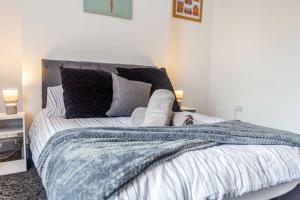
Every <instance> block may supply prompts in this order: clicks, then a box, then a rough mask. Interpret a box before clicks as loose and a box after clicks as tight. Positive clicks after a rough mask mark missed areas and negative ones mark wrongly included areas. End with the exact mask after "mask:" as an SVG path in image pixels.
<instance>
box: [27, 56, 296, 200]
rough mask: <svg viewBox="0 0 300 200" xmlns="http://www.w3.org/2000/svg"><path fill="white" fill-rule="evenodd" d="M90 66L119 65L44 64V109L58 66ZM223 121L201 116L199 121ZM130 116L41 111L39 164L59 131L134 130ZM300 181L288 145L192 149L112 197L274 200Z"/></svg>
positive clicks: (34, 146)
mask: <svg viewBox="0 0 300 200" xmlns="http://www.w3.org/2000/svg"><path fill="white" fill-rule="evenodd" d="M61 66H63V67H66V68H68V67H70V68H89V69H95V70H98V69H99V68H100V69H102V70H107V71H111V72H114V71H115V68H116V66H122V67H136V66H130V65H124V66H123V65H117V64H102V63H88V62H69V61H53V60H43V108H45V106H46V97H47V94H46V91H47V87H51V86H57V85H59V84H60V83H61V80H60V76H59V67H61ZM220 121H222V120H221V119H218V118H212V117H208V116H204V115H200V114H199V121H198V123H202V124H213V123H218V122H220ZM130 126H131V121H130V118H128V117H121V118H90V119H71V120H68V119H65V118H63V117H55V118H48V117H46V116H45V114H44V110H42V111H41V112H40V113H39V114H38V116H37V117H36V119H35V120H34V122H33V124H32V126H31V129H30V133H29V137H30V142H31V143H30V148H31V151H32V158H33V161H34V163H35V165H37V163H38V159H39V156H40V154H41V152H42V151H43V149H44V148H45V145H46V144H47V142H48V141H49V140H50V139H51V138H52V137H53V136H54V135H55V134H56V133H58V132H60V131H62V130H68V129H73V128H84V127H130ZM299 183H300V150H299V148H297V147H290V146H284V145H219V146H214V147H211V148H207V149H204V150H201V151H189V152H186V153H184V154H182V155H180V156H178V157H175V158H173V159H172V160H169V161H167V162H164V163H162V164H159V165H157V166H153V167H150V168H148V169H147V170H145V171H144V172H143V173H141V174H140V175H139V176H137V178H135V179H134V180H132V181H130V182H129V183H128V184H126V186H124V187H123V188H122V189H121V190H120V191H119V193H118V195H117V196H116V197H115V198H114V199H115V200H119V199H120V200H121V199H130V200H134V199H186V200H188V199H191V200H194V199H271V198H274V197H277V196H280V195H282V194H284V193H287V192H289V191H291V190H292V189H293V188H295V187H296V186H297V185H298V184H299Z"/></svg>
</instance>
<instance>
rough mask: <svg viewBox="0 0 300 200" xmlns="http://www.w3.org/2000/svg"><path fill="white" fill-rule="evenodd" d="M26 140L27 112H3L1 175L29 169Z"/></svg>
mask: <svg viewBox="0 0 300 200" xmlns="http://www.w3.org/2000/svg"><path fill="white" fill-rule="evenodd" d="M25 140H26V136H25V113H22V112H20V113H17V114H14V115H6V114H2V113H1V114H0V152H1V153H0V157H1V160H0V175H5V174H13V173H19V172H25V171H27V160H26V159H27V158H26V142H25ZM17 150H18V151H17ZM4 152H5V154H4ZM9 155H11V156H9ZM7 156H9V158H7ZM4 158H5V159H4ZM12 158H13V159H12Z"/></svg>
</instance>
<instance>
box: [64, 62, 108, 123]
mask: <svg viewBox="0 0 300 200" xmlns="http://www.w3.org/2000/svg"><path fill="white" fill-rule="evenodd" d="M60 71H61V78H62V87H63V90H64V103H65V108H66V118H67V119H72V118H96V117H106V114H105V113H106V112H107V111H108V110H109V108H110V105H111V102H112V93H113V92H112V77H111V74H110V73H108V72H105V71H94V70H86V69H70V68H60Z"/></svg>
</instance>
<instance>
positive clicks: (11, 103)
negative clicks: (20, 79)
mask: <svg viewBox="0 0 300 200" xmlns="http://www.w3.org/2000/svg"><path fill="white" fill-rule="evenodd" d="M2 94H3V102H4V103H5V104H6V114H7V115H12V114H17V113H18V107H17V102H18V100H19V95H18V90H17V89H5V90H3V91H2Z"/></svg>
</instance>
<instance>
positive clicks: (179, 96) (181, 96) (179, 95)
mask: <svg viewBox="0 0 300 200" xmlns="http://www.w3.org/2000/svg"><path fill="white" fill-rule="evenodd" d="M175 95H176V98H177V99H178V100H182V99H183V91H182V90H176V91H175Z"/></svg>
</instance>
